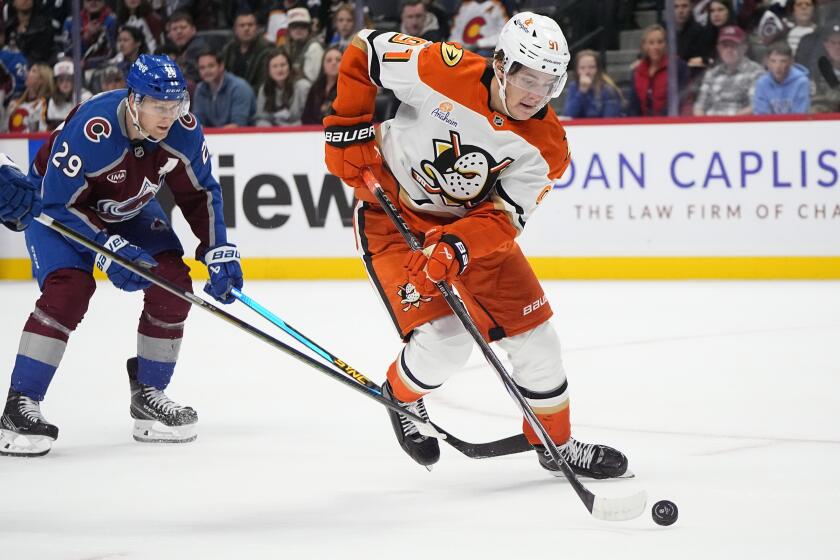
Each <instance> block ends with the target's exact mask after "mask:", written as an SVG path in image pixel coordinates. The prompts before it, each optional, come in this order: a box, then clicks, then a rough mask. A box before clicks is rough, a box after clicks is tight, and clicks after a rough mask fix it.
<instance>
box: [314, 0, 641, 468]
mask: <svg viewBox="0 0 840 560" xmlns="http://www.w3.org/2000/svg"><path fill="white" fill-rule="evenodd" d="M568 62H569V51H568V46H567V44H566V40H565V38H564V37H563V33H562V32H561V30H560V28H559V26H558V25H557V24H556V23H555V22H554V21H553V20H551V19H549V18H547V17H544V16H540V15H537V14H533V13H528V12H524V13H520V14H518V15H516V16H514V17H513V18H511V19H510V20H509V21H508V22H507V24H506V25H505V27H504V29H503V30H502V32H501V34H500V36H499V41H498V44H497V47H496V51H495V53H494V58H493V60H492V61H490V62H488V61H487V60H485V59H484V58H482V57H480V56H478V55H476V54H474V53H471V52H469V51H465V50H464V49H463V48H462V47H461V46H460V45H459V44H457V43H429V42H427V41H425V40H423V39H419V38H416V37H411V36H406V35H403V34H400V33H391V32H380V31H374V30H364V31H361V32H360V33H359V34H358V35H357V36H356V37H355V38H354V40H353V42H352V44H351V46H350V47H349V48H348V50H347V51H346V52H345V54H344V57H343V58H342V62H341V69H340V74H339V80H338V96H337V98H336V100H335V102H334V104H333V108H334V110H335V114H334V115H331V116H329V117H327V118H325V119H324V125H325V127H326V163H327V167H328V169H329V170H330V171H331V172H332V173H333V174H335V175H337V176H339V177H341V178H342V179H343V180H344V181H345V182H346V183H347V184H349V185H351V186H352V187H354V188H355V190H356V196H357V198H358V199H359V200H360V202H359V204H358V205H357V207H356V209H355V215H354V218H355V231H356V235H357V245H358V249H359V251H360V253H361V255H362V258H363V261H364V264H365V266H366V268H367V271H368V274H369V276H370V279H371V281H372V283H373V285H374V286H375V288H376V290H377V292H378V293H379V296H380V297H381V299H382V300H383V302H384V303H385V305H386V308H387V309H388V311H389V313H390V317H391V319H392V321H393V323H394V325H395V327H396V329H397V332H398V333H399V335H400V336H401V337H402V338H403V340H404V341H405V342H406V344H405V346H404V347H403V348H402V351H401V352H400V353H399V355H398V356H397V358H396V359H395V360H394V362H393V363H392V364H391V366H390V367H389V369H388V372H387V378H388V379H387V382H386V383H385V384H384V385H383V394H384V395H385V396H386V397H389V398H392V399H393V400H394V401H396V402H397V403H399V404H400V405H401V406H403V407H404V408H406V409H408V410H411V411H413V412H415V413H417V414H419V415H421V416H423V417H426V416H427V414H426V410H425V406H424V404H423V396H424V395H425V394H427V393H428V392H430V391H433V390H435V389H436V388H437V387H440V386H441V384H442V383H444V382H445V381H446V379H447V378H449V377H450V376H451V375H452V374H453V373H455V372H457V371H458V370H459V369H461V368H463V367H464V365H465V363H466V361H467V358H468V357H469V355H470V352H471V350H472V345H473V342H472V339H471V338H470V336H469V334H468V333H467V332H466V331H465V330H464V328H463V327H462V325H461V324H460V323H459V321H458V319H456V318H455V317H454V316H453V315H452V312H451V310H450V309H449V307H448V305H447V304H446V303H445V301H444V300H443V298H442V297H440V296H439V294H438V291H437V289H436V287H435V283H436V282H439V281H442V280H446V281H448V282H451V283H453V284H454V285H455V286H456V287H457V289H458V291H459V293H460V295H461V296H462V298H463V299H464V303H465V304H466V306H467V308H468V309H469V311H470V315H471V316H472V318H473V319H474V320H475V322H476V324H477V325H478V327H479V330H480V331H481V332H482V334H483V336H484V337H485V338H486V339H487V340H488V341H494V342H497V343H498V345H499V347H501V349H502V350H504V351H505V352H506V353H507V355H508V358H509V359H510V361H511V363H512V364H513V370H512V374H513V378H514V380H515V382H516V384H517V386H518V387H519V389H520V390H521V392H522V394H523V395H524V396H525V397H526V399H527V400H528V403H529V404H530V405H531V407H532V408H533V410H534V412H535V413H536V415H537V417H538V418H539V419H540V421H541V422H542V424H543V425H544V426H545V428H546V430H547V432H548V434H549V435H550V436H551V438H552V440H553V441H554V442H555V443H556V444H557V445H558V447H559V448H560V451H561V453H562V454H563V456H564V458H565V459H566V460H567V461H568V462H569V464H570V466H571V467H572V468H573V469H574V470H575V472H577V473H578V474H579V475H583V476H590V477H594V478H610V477H617V476H621V475H622V474H624V473H625V471H626V469H627V463H628V462H627V458H626V457H625V456H624V455H623V454H622V453H621V452H619V451H617V450H615V449H613V448H611V447H608V446H605V445H598V444H586V443H582V442H579V441H577V440H575V439H574V438H572V437H571V427H570V421H569V395H568V384H567V381H566V374H565V371H564V369H563V365H562V360H561V352H560V342H559V340H558V337H557V334H556V333H555V330H554V328H553V327H552V325H551V323H550V322H549V318H550V317H551V315H552V311H551V306H550V305H549V303H548V301H547V300H546V296H545V294H544V292H543V290H542V287H541V286H540V283H539V281H538V280H537V278H536V276H535V274H534V272H533V270H532V269H531V266H530V265H529V263H528V261H527V260H526V259H525V256H524V255H523V253H522V251H521V249H520V247H519V245H518V244H517V242H516V237H517V236H518V235H519V234H520V233H521V232H522V231H523V229H524V227H525V225H526V224H527V222H528V219H529V218H530V216H531V214H532V213H533V211H534V210H535V209H536V208H537V205H538V204H539V203H540V202H541V201H542V199H543V198H544V197H545V196H546V195H547V194H548V193H550V192H551V190H552V187H553V185H554V183H555V182H556V181H558V180H559V179H560V177H561V176H562V174H563V172H564V170H565V169H566V167H567V166H568V164H569V161H570V152H569V148H568V145H567V142H566V134H565V131H564V130H563V127H562V126H561V125H560V124H559V122H558V120H557V118H556V115H555V114H554V111H553V110H552V109H551V107H550V106H549V105H548V102H549V101H550V100H551V99H552V98H554V97H557V96H558V95H559V94H560V92H561V91H562V89H563V86H564V85H565V82H566V69H567V65H568ZM377 86H379V87H382V88H386V89H390V90H392V91H393V92H394V94H395V95H396V96H397V98H399V99H400V101H401V102H402V104H401V105H400V107H399V109H398V111H397V114H396V117H395V118H393V119H391V120H389V121H386V122H384V123H382V125H381V126H380V127H379V128H376V129H375V128H374V127H373V125H372V124H371V120H372V113H373V108H374V99H375V95H376V88H377ZM365 167H370V168H371V169H372V171H373V172H374V174H375V175H376V176H377V178H378V179H379V180H380V182H381V184H382V186H383V188H385V190H386V192H387V193H388V194H389V196H390V197H391V198H392V199H393V200H395V201H397V203H398V205H399V207H400V211H401V213H402V215H403V217H404V219H405V221H406V222H407V223H408V225H409V227H410V228H411V229H412V230H413V231H414V232H415V233H416V234H418V237H420V238H421V239H425V241H424V247H425V249H424V251H423V252H417V253H412V252H410V251H409V248H408V246H407V245H406V243H405V242H404V241H403V239H402V237H401V236H400V234H399V233H398V232H397V230H396V228H395V227H394V225H393V224H392V223H391V221H390V220H389V218H388V217H387V216H386V214H385V213H384V211H383V210H382V208H381V207H380V206H379V205H378V203H377V201H376V199H375V198H374V197H373V196H372V195H371V193H370V192H369V191H368V190H367V188H366V186H365V184H364V182H363V180H362V178H361V175H360V173H361V170H362V169H363V168H365ZM561 228H562V224H558V235H561V234H562V230H561ZM406 301H410V302H412V304H411V305H406V304H405V302H406ZM389 414H391V421H392V424H393V427H394V430H395V433H396V435H397V439H398V441H399V443H400V445H401V446H402V448H403V449H404V450H405V451H406V452H407V453H408V454H409V455H410V456H411V457H412V458H413V459H414V460H416V461H417V462H418V463H420V464H422V465H427V466H428V465H432V464H434V463H435V462H436V461H437V460H438V458H439V455H440V450H439V446H438V442H437V440H435V439H433V438H427V437H425V436H423V435H422V434H420V433H419V432H418V430H417V427H416V426H415V425H414V424H413V423H412V422H411V421H410V420H409V419H408V418H407V417H406V416H404V415H400V414H397V413H393V412H389ZM523 430H524V433H525V435H526V437H527V438H528V440H529V442H530V443H531V444H532V445H533V446H534V449H535V450H536V451H537V453H538V457H539V462H540V464H541V465H542V466H543V467H544V468H546V469H548V470H551V471H555V472H556V471H558V466H557V464H556V463H555V462H554V461H553V459H551V457H550V456H548V455H546V454H545V449H544V448H543V446H542V445H540V442H539V439H538V438H537V437H536V434H535V433H534V432H533V430H532V429H531V427H530V426H529V425H528V424H527V422H523Z"/></svg>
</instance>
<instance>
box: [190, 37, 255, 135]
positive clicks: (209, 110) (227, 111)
mask: <svg viewBox="0 0 840 560" xmlns="http://www.w3.org/2000/svg"><path fill="white" fill-rule="evenodd" d="M198 72H199V74H200V75H201V82H200V83H199V84H198V85H197V86H196V88H195V97H194V98H193V103H192V112H193V114H195V116H196V117H198V121H199V122H200V123H201V125H202V126H206V127H223V128H229V127H233V126H248V125H249V124H251V120H252V119H253V118H254V113H255V112H256V100H255V98H254V90H253V89H251V85H250V84H249V83H248V82H246V81H245V80H243V79H242V78H240V77H238V76H234V75H233V74H231V73H230V72H225V65H224V62H222V57H221V56H219V54H218V53H215V52H212V51H209V50H207V51H204V52H202V53H200V54H199V55H198Z"/></svg>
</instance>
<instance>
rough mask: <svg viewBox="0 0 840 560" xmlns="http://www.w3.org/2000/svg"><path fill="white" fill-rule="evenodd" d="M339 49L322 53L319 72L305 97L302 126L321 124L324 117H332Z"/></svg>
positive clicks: (331, 48)
mask: <svg viewBox="0 0 840 560" xmlns="http://www.w3.org/2000/svg"><path fill="white" fill-rule="evenodd" d="M341 52H342V51H341V49H339V48H338V47H330V48H328V49H327V50H326V51H325V52H324V62H323V64H322V65H321V72H320V73H319V74H318V78H317V79H316V80H315V83H313V84H312V87H311V88H310V89H309V95H307V96H306V104H305V106H304V108H303V116H302V117H301V121H302V122H303V124H321V123H322V121H323V120H324V117H326V116H327V115H332V113H333V110H332V102H333V101H334V100H335V96H336V93H337V85H338V67H339V65H340V64H341Z"/></svg>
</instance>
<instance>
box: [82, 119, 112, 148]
mask: <svg viewBox="0 0 840 560" xmlns="http://www.w3.org/2000/svg"><path fill="white" fill-rule="evenodd" d="M109 136H111V123H109V122H108V119H104V118H102V117H93V118H90V119H88V120H87V122H86V123H85V137H87V139H88V140H90V141H91V142H97V143H98V142H99V140H100V139H102V138H108V137H109Z"/></svg>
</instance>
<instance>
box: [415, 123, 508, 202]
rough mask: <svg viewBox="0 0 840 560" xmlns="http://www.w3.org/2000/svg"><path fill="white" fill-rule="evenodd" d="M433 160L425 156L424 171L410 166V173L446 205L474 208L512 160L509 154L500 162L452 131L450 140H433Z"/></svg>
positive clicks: (421, 164)
mask: <svg viewBox="0 0 840 560" xmlns="http://www.w3.org/2000/svg"><path fill="white" fill-rule="evenodd" d="M432 145H433V147H434V152H435V159H434V161H428V160H423V161H422V162H420V167H421V169H422V170H423V173H420V172H419V171H417V170H416V169H412V170H411V177H412V178H413V179H414V180H415V181H416V182H417V184H418V185H420V186H421V187H423V189H425V190H426V192H428V193H429V194H436V195H439V196H440V197H441V200H442V201H443V203H444V204H446V205H447V206H466V207H467V208H471V207H473V206H475V205H476V204H479V203H480V202H481V201H483V200H484V199H485V198H486V197H487V194H488V193H489V192H490V189H492V188H493V186H494V185H495V184H496V180H497V179H498V178H499V174H500V173H501V172H502V171H503V170H504V169H505V168H506V167H507V166H508V165H510V164H511V163H513V161H514V160H513V158H509V157H506V158H504V159H503V160H502V161H500V162H497V161H496V160H495V158H493V156H492V155H490V153H489V152H487V151H486V150H484V149H482V148H479V147H478V146H471V145H469V144H461V136H460V135H459V134H458V133H457V132H455V131H454V130H451V131H449V141H446V140H433V141H432Z"/></svg>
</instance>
